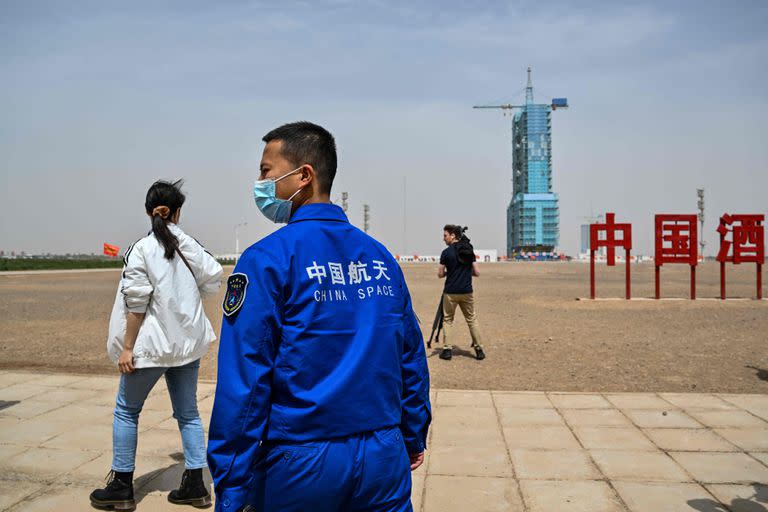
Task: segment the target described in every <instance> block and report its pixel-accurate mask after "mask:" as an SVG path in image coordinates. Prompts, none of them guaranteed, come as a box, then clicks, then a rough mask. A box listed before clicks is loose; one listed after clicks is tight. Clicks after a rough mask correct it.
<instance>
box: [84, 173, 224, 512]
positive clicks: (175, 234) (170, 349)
mask: <svg viewBox="0 0 768 512" xmlns="http://www.w3.org/2000/svg"><path fill="white" fill-rule="evenodd" d="M184 200H185V197H184V194H183V193H182V192H181V181H177V182H175V183H171V182H167V181H156V182H155V183H153V184H152V186H151V187H150V188H149V191H148V192H147V198H146V201H145V203H144V209H145V211H146V213H147V215H148V216H149V217H150V219H151V223H152V231H151V233H150V234H149V235H147V236H146V237H144V238H142V239H141V240H139V241H138V242H136V243H135V244H133V245H132V246H131V247H129V248H128V250H127V251H126V252H125V257H124V263H125V267H124V268H123V274H122V278H121V279H120V285H119V287H118V290H117V298H116V299H115V305H114V307H113V309H112V317H111V319H110V322H109V337H108V339H107V353H108V354H109V356H110V358H111V359H112V361H113V362H114V363H115V364H116V365H117V367H118V369H119V370H120V373H121V376H120V387H119V389H118V392H117V399H116V405H115V413H114V420H113V427H112V451H113V457H112V471H110V473H109V477H108V483H107V486H106V488H104V489H97V490H95V491H93V492H92V493H91V504H92V505H93V506H94V507H96V508H101V509H108V510H135V508H136V502H135V500H134V495H133V471H134V467H135V459H136V444H137V436H138V424H139V413H140V412H141V409H142V407H143V405H144V400H145V399H146V398H147V396H148V395H149V392H150V391H151V390H152V388H153V387H154V385H155V384H156V383H157V381H158V380H159V379H160V377H163V376H165V381H166V384H167V387H168V393H169V395H170V397H171V403H172V405H173V417H174V418H176V420H177V422H178V424H179V430H180V432H181V440H182V445H183V448H184V463H185V464H184V466H185V471H184V474H183V476H182V479H181V486H180V488H179V489H177V490H174V491H171V493H170V494H169V495H168V501H170V502H172V503H176V504H182V505H192V506H195V507H206V506H209V505H210V504H211V497H210V494H209V493H208V489H207V486H206V485H205V484H204V482H203V469H204V468H205V467H206V458H205V435H204V433H203V425H202V422H201V421H200V415H199V413H198V410H197V374H198V370H199V368H200V358H201V357H202V356H203V355H204V354H205V353H206V352H207V350H208V346H209V345H210V343H211V342H212V341H213V340H215V339H216V335H215V334H214V332H213V328H212V327H211V323H210V322H209V321H208V318H207V317H206V316H205V312H204V311H203V303H202V296H203V295H206V294H210V293H216V292H217V291H218V289H219V287H220V286H221V274H222V268H221V265H219V263H218V262H217V261H216V259H214V257H213V256H211V255H210V254H209V253H208V252H207V251H205V249H204V248H203V247H202V246H201V245H200V244H199V243H198V242H197V241H196V240H195V239H194V238H192V237H191V236H189V235H187V234H186V233H184V231H182V230H181V228H180V227H179V226H178V223H179V217H180V215H181V207H182V205H183V204H184Z"/></svg>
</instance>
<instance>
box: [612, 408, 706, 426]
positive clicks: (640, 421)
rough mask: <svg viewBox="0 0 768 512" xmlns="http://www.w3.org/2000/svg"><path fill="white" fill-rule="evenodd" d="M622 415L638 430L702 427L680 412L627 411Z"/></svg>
mask: <svg viewBox="0 0 768 512" xmlns="http://www.w3.org/2000/svg"><path fill="white" fill-rule="evenodd" d="M624 414H626V415H627V417H629V419H630V420H632V422H633V423H634V424H635V425H637V426H638V427H640V428H702V427H703V425H702V424H701V423H699V422H698V421H696V420H695V419H693V418H691V417H690V416H688V415H687V414H685V413H684V412H682V411H644V410H627V411H625V412H624Z"/></svg>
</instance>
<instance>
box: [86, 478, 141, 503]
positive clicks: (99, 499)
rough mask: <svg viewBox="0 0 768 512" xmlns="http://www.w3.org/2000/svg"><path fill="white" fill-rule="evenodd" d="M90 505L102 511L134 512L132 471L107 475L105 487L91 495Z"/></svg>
mask: <svg viewBox="0 0 768 512" xmlns="http://www.w3.org/2000/svg"><path fill="white" fill-rule="evenodd" d="M91 505H92V506H94V507H95V508H100V509H103V510H120V511H131V510H136V500H134V499H133V471H131V472H128V473H121V472H118V471H114V470H113V471H110V472H109V474H108V475H107V486H106V487H105V488H104V489H96V490H95V491H93V492H92V493H91Z"/></svg>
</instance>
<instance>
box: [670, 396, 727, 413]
mask: <svg viewBox="0 0 768 512" xmlns="http://www.w3.org/2000/svg"><path fill="white" fill-rule="evenodd" d="M659 396H661V397H662V398H663V399H664V400H666V401H668V402H670V403H672V404H674V405H676V406H677V407H679V408H681V409H720V410H733V409H736V407H735V406H734V405H733V404H729V403H728V402H726V401H724V400H722V399H721V398H719V397H717V396H715V395H709V394H702V393H660V394H659Z"/></svg>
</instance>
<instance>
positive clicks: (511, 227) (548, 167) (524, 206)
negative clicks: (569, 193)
mask: <svg viewBox="0 0 768 512" xmlns="http://www.w3.org/2000/svg"><path fill="white" fill-rule="evenodd" d="M473 108H477V109H499V110H503V111H504V115H506V113H507V112H506V111H515V110H517V111H518V112H517V113H515V115H514V118H513V121H512V200H511V201H510V203H509V206H508V207H507V257H512V256H513V255H514V254H516V253H520V252H530V251H543V252H553V251H554V249H555V247H556V246H557V245H558V244H559V237H560V220H559V215H560V214H559V209H558V196H557V194H556V193H554V191H553V190H552V144H551V128H550V126H551V125H550V122H549V116H550V111H552V110H557V109H566V108H568V100H567V99H566V98H552V102H551V103H540V104H537V103H534V100H533V82H532V80H531V67H530V66H528V83H527V85H526V87H525V104H523V105H514V104H512V103H505V104H501V105H475V106H474V107H473Z"/></svg>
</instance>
